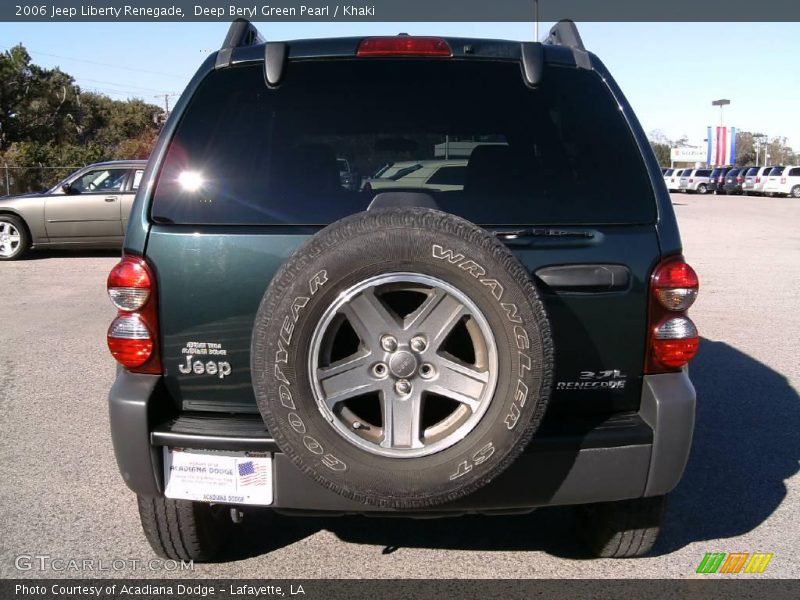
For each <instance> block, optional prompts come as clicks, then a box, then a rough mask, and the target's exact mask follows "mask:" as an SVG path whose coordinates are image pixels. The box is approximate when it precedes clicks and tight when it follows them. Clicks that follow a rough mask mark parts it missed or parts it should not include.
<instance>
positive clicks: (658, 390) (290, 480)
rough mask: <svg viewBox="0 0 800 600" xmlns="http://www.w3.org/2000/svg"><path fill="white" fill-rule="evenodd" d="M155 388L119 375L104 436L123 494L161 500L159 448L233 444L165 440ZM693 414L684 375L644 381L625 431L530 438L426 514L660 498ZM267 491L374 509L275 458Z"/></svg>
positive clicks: (322, 507) (299, 500)
mask: <svg viewBox="0 0 800 600" xmlns="http://www.w3.org/2000/svg"><path fill="white" fill-rule="evenodd" d="M159 383H160V377H159V376H157V375H138V374H132V373H128V372H126V371H122V372H121V373H119V375H118V376H117V380H116V382H115V383H114V386H113V387H112V389H111V393H110V395H109V412H110V418H111V437H112V441H113V444H114V453H115V455H116V458H117V463H118V465H119V469H120V472H121V473H122V476H123V478H124V480H125V483H126V484H127V485H128V487H130V488H131V489H132V490H133V491H134V492H136V493H138V494H141V495H143V496H158V495H160V494H161V493H162V481H163V470H162V459H161V453H162V445H181V446H184V447H195V448H219V447H220V444H222V443H223V442H224V445H225V446H226V447H229V445H230V444H231V443H233V442H235V441H236V440H234V439H232V438H231V437H230V435H229V433H226V432H220V433H219V434H218V435H215V434H214V433H213V428H212V431H211V432H210V433H209V432H206V433H204V434H203V435H202V436H198V435H186V434H179V433H166V434H165V433H164V430H163V427H162V428H160V429H159V428H156V427H154V425H156V424H154V423H153V422H152V420H153V419H152V418H151V415H153V414H154V410H153V409H154V407H155V406H156V405H159V404H162V403H165V402H170V399H169V397H168V395H167V394H166V393H165V391H164V389H163V387H162V386H160V385H159ZM694 411H695V391H694V387H693V386H692V383H691V381H690V380H689V377H688V375H687V374H686V373H685V372H681V373H670V374H664V375H648V376H645V377H644V381H643V387H642V401H641V407H640V410H639V414H638V415H636V414H635V413H632V414H631V415H630V416H628V417H627V421H628V422H629V423H630V426H624V423H623V426H621V425H620V424H619V423H617V424H615V426H614V427H615V428H614V429H613V430H611V429H609V427H608V423H606V424H604V425H603V426H602V427H598V429H597V430H594V431H587V432H584V433H582V434H581V435H580V436H579V438H578V439H575V436H574V434H573V435H572V436H571V437H570V439H566V438H562V437H559V435H557V434H552V433H551V434H549V435H544V434H542V435H540V434H539V433H537V436H536V437H535V438H534V440H533V442H532V443H531V445H530V446H529V447H528V448H527V449H526V451H525V452H524V453H523V454H522V455H521V456H520V457H519V458H518V459H517V460H516V461H515V462H514V463H513V464H512V465H511V466H510V467H509V468H508V469H507V470H506V471H505V472H504V473H503V474H502V475H500V476H499V477H498V478H497V479H495V480H494V481H492V482H491V483H490V484H489V485H487V486H485V487H484V488H482V489H480V490H478V491H477V492H475V493H474V494H471V495H470V496H467V497H465V498H462V499H460V500H458V501H455V502H452V503H448V504H446V505H441V506H437V507H434V508H432V509H430V510H428V511H424V512H427V513H430V512H440V513H445V514H452V513H463V512H491V511H497V510H515V509H525V508H532V507H536V506H550V505H560V504H584V503H591V502H607V501H613V500H623V499H627V498H638V497H641V496H656V495H660V494H665V493H667V492H668V491H670V490H671V489H672V488H674V487H675V485H677V483H678V481H680V478H681V476H682V475H683V471H684V468H685V466H686V462H687V460H688V457H689V450H690V447H691V442H692V431H693V429H694ZM618 421H619V420H618ZM622 421H625V420H624V419H623V420H622ZM156 429H158V431H156V432H155V433H154V430H156ZM642 430H645V432H646V435H642ZM169 440H172V441H169ZM239 442H240V443H242V444H244V445H241V446H240V447H242V448H244V447H247V448H248V449H255V448H254V447H253V445H254V444H262V443H263V445H264V446H263V449H264V450H266V451H275V449H276V446H275V445H274V442H273V441H272V440H271V439H263V440H261V439H260V438H259V439H258V440H257V439H255V438H252V437H250V438H248V439H247V440H246V441H244V442H243V441H242V440H239ZM274 482H275V483H274V485H275V490H274V492H275V496H274V498H275V501H274V504H273V507H274V508H276V509H285V510H287V511H291V510H295V511H312V512H316V511H335V512H366V511H370V512H371V511H379V510H380V509H376V508H374V507H368V506H365V505H362V504H358V503H356V502H353V501H351V500H348V499H346V498H344V497H342V496H339V495H337V494H335V493H334V492H331V491H329V490H327V489H325V488H323V487H321V486H319V485H318V484H316V483H315V482H314V481H312V480H311V479H310V478H308V477H306V476H304V475H303V474H302V473H300V471H298V470H297V469H296V468H295V467H294V466H293V465H292V464H291V462H290V461H289V460H288V459H287V458H286V457H285V456H283V455H282V454H281V453H280V452H276V454H275V461H274ZM528 483H529V485H528Z"/></svg>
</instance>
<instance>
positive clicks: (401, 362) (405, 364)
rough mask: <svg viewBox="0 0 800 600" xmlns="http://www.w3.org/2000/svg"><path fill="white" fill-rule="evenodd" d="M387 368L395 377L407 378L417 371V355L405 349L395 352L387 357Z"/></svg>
mask: <svg viewBox="0 0 800 600" xmlns="http://www.w3.org/2000/svg"><path fill="white" fill-rule="evenodd" d="M389 370H390V371H391V372H392V375H394V376H395V377H402V378H403V379H407V378H409V377H411V376H412V375H413V374H414V373H416V372H417V357H416V356H414V355H413V354H412V353H411V352H407V351H406V350H401V351H400V352H395V353H394V354H393V355H392V358H390V359H389Z"/></svg>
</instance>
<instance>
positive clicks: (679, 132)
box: [0, 23, 800, 150]
mask: <svg viewBox="0 0 800 600" xmlns="http://www.w3.org/2000/svg"><path fill="white" fill-rule="evenodd" d="M256 25H257V26H258V28H259V30H260V31H261V32H262V34H263V35H264V36H265V37H266V38H267V39H272V40H291V39H297V38H306V37H330V36H350V35H386V34H396V33H398V32H401V31H402V32H408V33H410V34H412V35H414V34H417V35H437V34H438V35H459V36H466V37H487V38H505V39H513V40H529V39H532V38H533V25H532V24H530V23H257V24H256ZM227 28H228V24H227V23H0V51H4V50H6V49H8V48H9V47H11V46H13V45H15V44H17V43H22V44H24V45H25V47H26V48H27V49H28V51H29V52H30V54H31V56H32V57H33V59H34V62H35V63H37V64H39V65H42V66H45V67H55V66H59V67H61V69H62V70H64V71H65V72H67V73H69V74H70V75H72V76H74V77H75V79H76V81H77V83H78V84H79V85H80V86H81V88H83V89H87V90H94V91H99V92H103V93H106V94H108V95H110V96H111V97H113V98H117V99H125V98H127V97H133V96H135V97H139V98H142V99H144V100H146V101H149V102H153V103H157V104H161V105H163V104H164V98H163V96H161V97H159V95H163V94H179V93H180V92H181V91H182V90H183V88H184V87H185V85H186V83H188V81H189V79H190V78H191V76H192V75H193V74H194V71H195V70H196V69H197V67H199V65H200V63H201V62H202V61H203V59H204V58H205V57H206V56H207V54H208V53H209V52H213V51H214V50H216V49H218V48H219V46H220V45H221V43H222V40H223V39H224V37H225V33H226V32H227ZM548 28H549V24H542V25H541V26H540V37H543V36H544V34H545V33H546V31H547V29H548ZM578 28H579V30H580V32H581V35H582V37H583V41H584V44H585V45H586V47H587V48H588V49H589V50H591V51H592V52H594V53H595V54H597V55H598V56H599V57H600V58H601V60H602V61H603V62H604V63H605V64H606V66H607V67H608V69H609V70H610V71H611V74H612V75H613V76H614V78H615V79H616V81H617V83H618V84H619V86H620V87H621V88H622V91H623V92H624V94H625V96H626V97H627V98H628V101H629V102H630V104H631V105H632V106H633V109H634V111H635V113H636V115H637V116H638V118H639V121H640V122H641V123H642V126H643V127H644V129H645V131H647V132H651V131H653V130H660V131H661V132H663V133H664V135H666V136H667V137H668V138H670V139H678V138H680V137H682V136H687V137H688V138H689V140H690V141H692V142H696V143H702V142H703V139H704V138H705V137H706V127H707V126H709V125H718V124H719V121H720V114H719V112H720V111H719V108H717V107H713V106H711V101H712V100H715V99H718V98H727V99H730V101H731V104H730V106H726V107H725V114H724V119H725V124H726V125H728V126H734V127H737V128H738V129H741V130H746V131H753V132H760V133H765V134H767V135H769V136H770V137H773V136H784V137H787V138H788V140H789V144H790V145H792V146H793V147H794V149H795V150H798V149H800V118H798V108H799V107H800V75H798V72H797V68H796V62H797V57H798V56H800V23H583V24H581V23H579V24H578ZM176 99H177V98H176V97H175V96H171V97H170V98H169V102H170V105H172V104H174V102H175V100H176Z"/></svg>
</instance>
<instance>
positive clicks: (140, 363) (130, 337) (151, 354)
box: [107, 256, 162, 373]
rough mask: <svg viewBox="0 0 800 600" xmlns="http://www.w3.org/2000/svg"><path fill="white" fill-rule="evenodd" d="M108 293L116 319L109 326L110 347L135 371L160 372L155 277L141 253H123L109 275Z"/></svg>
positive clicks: (120, 360)
mask: <svg viewBox="0 0 800 600" xmlns="http://www.w3.org/2000/svg"><path fill="white" fill-rule="evenodd" d="M107 287H108V295H109V297H110V298H111V302H112V303H113V304H114V306H115V307H116V308H117V311H118V312H117V318H116V319H114V321H113V322H112V323H111V327H109V328H108V336H107V340H108V349H109V350H110V351H111V354H112V355H113V356H114V358H115V359H116V360H117V362H119V363H120V364H121V365H122V366H123V367H125V368H127V369H128V370H130V371H133V372H135V373H161V371H162V369H161V357H160V356H159V352H158V311H157V302H156V290H155V279H154V278H153V273H152V271H151V270H150V267H149V266H148V264H147V261H145V260H144V259H143V258H141V257H139V256H123V257H122V260H121V261H120V262H119V263H117V265H116V266H115V267H114V268H113V269H111V273H109V275H108V282H107Z"/></svg>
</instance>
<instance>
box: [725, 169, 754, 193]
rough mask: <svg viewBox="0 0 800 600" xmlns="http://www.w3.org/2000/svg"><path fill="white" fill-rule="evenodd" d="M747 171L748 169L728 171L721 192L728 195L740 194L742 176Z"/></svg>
mask: <svg viewBox="0 0 800 600" xmlns="http://www.w3.org/2000/svg"><path fill="white" fill-rule="evenodd" d="M749 170H750V167H736V168H734V169H731V170H730V171H728V172H727V173H726V174H725V183H724V184H723V186H722V189H723V191H724V192H725V193H726V194H729V195H739V194H741V193H742V185H743V184H744V176H745V173H747V171H749Z"/></svg>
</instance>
